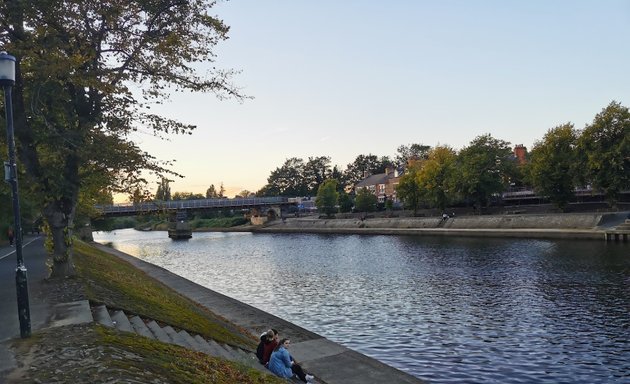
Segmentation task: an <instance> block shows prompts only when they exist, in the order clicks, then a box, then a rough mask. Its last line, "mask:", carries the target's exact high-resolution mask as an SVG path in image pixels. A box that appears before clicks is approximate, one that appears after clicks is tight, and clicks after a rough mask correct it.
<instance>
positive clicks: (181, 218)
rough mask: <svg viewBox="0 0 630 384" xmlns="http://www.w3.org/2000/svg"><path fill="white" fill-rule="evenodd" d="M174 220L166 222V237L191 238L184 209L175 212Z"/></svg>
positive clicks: (174, 238) (175, 238) (176, 238)
mask: <svg viewBox="0 0 630 384" xmlns="http://www.w3.org/2000/svg"><path fill="white" fill-rule="evenodd" d="M174 218H175V221H172V222H169V223H168V237H169V238H171V239H173V240H185V239H190V238H192V229H190V224H189V223H188V221H187V219H188V215H187V214H186V211H183V210H178V211H176V212H175V217H174Z"/></svg>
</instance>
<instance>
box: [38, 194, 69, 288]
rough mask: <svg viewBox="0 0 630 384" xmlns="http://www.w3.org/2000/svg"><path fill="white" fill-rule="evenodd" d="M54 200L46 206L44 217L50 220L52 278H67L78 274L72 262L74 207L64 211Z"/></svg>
mask: <svg viewBox="0 0 630 384" xmlns="http://www.w3.org/2000/svg"><path fill="white" fill-rule="evenodd" d="M57 204H58V203H56V202H52V203H50V204H48V205H47V206H46V207H45V208H44V217H45V218H46V221H47V222H48V226H49V229H50V234H49V235H50V236H51V237H52V245H53V249H52V255H50V257H51V258H52V265H51V268H52V270H51V271H50V278H66V277H72V276H74V275H75V274H76V272H75V269H74V264H73V262H72V227H73V221H74V209H71V210H70V212H69V213H64V212H63V210H62V209H60V208H59V206H58V205H57Z"/></svg>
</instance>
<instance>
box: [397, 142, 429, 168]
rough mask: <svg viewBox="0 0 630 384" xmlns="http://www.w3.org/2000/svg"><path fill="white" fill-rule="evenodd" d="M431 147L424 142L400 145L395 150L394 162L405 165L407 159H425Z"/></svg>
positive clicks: (400, 165) (399, 165)
mask: <svg viewBox="0 0 630 384" xmlns="http://www.w3.org/2000/svg"><path fill="white" fill-rule="evenodd" d="M430 149H431V147H430V146H429V145H424V144H417V143H414V144H409V145H401V146H399V147H398V149H397V150H396V158H395V160H394V162H395V163H396V166H398V167H406V166H407V164H408V163H409V160H423V159H426V158H427V156H428V154H429V150H430Z"/></svg>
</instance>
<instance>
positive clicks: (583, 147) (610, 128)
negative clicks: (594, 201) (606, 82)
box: [578, 101, 630, 207]
mask: <svg viewBox="0 0 630 384" xmlns="http://www.w3.org/2000/svg"><path fill="white" fill-rule="evenodd" d="M578 151H579V153H580V154H581V156H582V161H581V164H582V167H581V169H582V172H583V174H584V179H585V181H586V182H589V183H591V184H592V185H593V188H595V189H596V190H598V191H601V192H603V193H604V194H605V195H606V199H607V200H608V203H609V204H610V206H613V207H614V206H615V205H616V202H617V198H618V195H619V192H621V191H623V190H628V189H630V155H629V154H630V112H629V111H628V108H627V107H624V106H622V105H621V104H620V103H618V102H616V101H612V102H611V103H610V104H609V105H608V106H607V107H606V108H604V109H603V110H602V111H601V112H600V113H598V114H597V115H596V116H595V119H593V123H592V124H590V125H588V126H586V128H585V129H584V131H582V134H581V135H580V138H579V139H578Z"/></svg>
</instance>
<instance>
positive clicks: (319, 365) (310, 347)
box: [93, 243, 423, 384]
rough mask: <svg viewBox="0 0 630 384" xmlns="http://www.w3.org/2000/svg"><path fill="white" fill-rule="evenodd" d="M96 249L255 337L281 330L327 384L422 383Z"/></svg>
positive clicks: (134, 260)
mask: <svg viewBox="0 0 630 384" xmlns="http://www.w3.org/2000/svg"><path fill="white" fill-rule="evenodd" d="M93 245H94V246H96V247H98V248H100V249H102V250H104V251H105V252H109V253H110V254H113V255H116V256H118V257H120V258H121V259H123V260H126V261H128V262H129V263H131V264H132V265H134V266H135V267H136V268H138V269H140V270H142V271H144V272H146V273H147V274H148V275H149V276H152V277H153V278H155V279H157V280H159V281H161V282H162V283H164V284H166V285H167V286H169V287H171V288H172V289H174V290H175V291H177V292H179V293H180V294H182V295H184V296H186V297H188V298H190V299H192V300H194V301H196V302H198V303H199V304H201V305H203V306H205V307H206V308H208V309H210V310H211V311H212V312H214V313H216V314H218V315H220V316H223V317H224V318H226V319H228V320H230V321H231V322H233V323H235V324H237V325H239V326H241V327H243V328H245V329H247V330H249V331H250V332H252V334H255V335H260V333H261V332H262V331H264V330H267V329H269V328H275V329H278V330H279V331H280V336H281V337H285V336H286V337H289V338H291V347H290V352H291V354H292V355H293V356H294V357H295V358H296V360H297V361H299V362H300V363H301V364H302V366H303V367H304V368H305V369H306V370H307V371H311V372H312V373H313V374H315V376H317V377H318V378H320V379H322V380H324V381H325V382H326V383H328V384H364V383H371V384H404V383H409V384H411V383H414V384H420V383H423V382H422V381H421V380H419V379H417V378H415V377H414V376H411V375H409V374H407V373H405V372H403V371H400V370H397V369H395V368H392V367H390V366H389V365H386V364H383V363H381V362H380V361H378V360H375V359H372V358H370V357H367V356H365V355H363V354H360V353H358V352H355V351H353V350H351V349H348V348H346V347H343V346H342V345H339V344H337V343H334V342H332V341H330V340H328V339H326V338H324V337H322V336H320V335H318V334H316V333H313V332H310V331H308V330H306V329H304V328H301V327H299V326H297V325H295V324H292V323H290V322H288V321H285V320H283V319H281V318H279V317H276V316H274V315H271V314H269V313H267V312H264V311H261V310H259V309H257V308H254V307H252V306H250V305H248V304H245V303H242V302H240V301H237V300H234V299H232V298H230V297H227V296H224V295H222V294H220V293H218V292H215V291H212V290H210V289H208V288H205V287H202V286H200V285H198V284H196V283H193V282H192V281H190V280H187V279H185V278H183V277H180V276H178V275H176V274H174V273H171V272H169V271H167V270H166V269H164V268H161V267H158V266H156V265H153V264H149V263H147V262H144V261H142V260H140V259H138V258H135V257H132V256H130V255H127V254H125V253H122V252H119V251H117V250H114V249H112V248H110V247H107V246H104V245H100V244H96V243H93Z"/></svg>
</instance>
